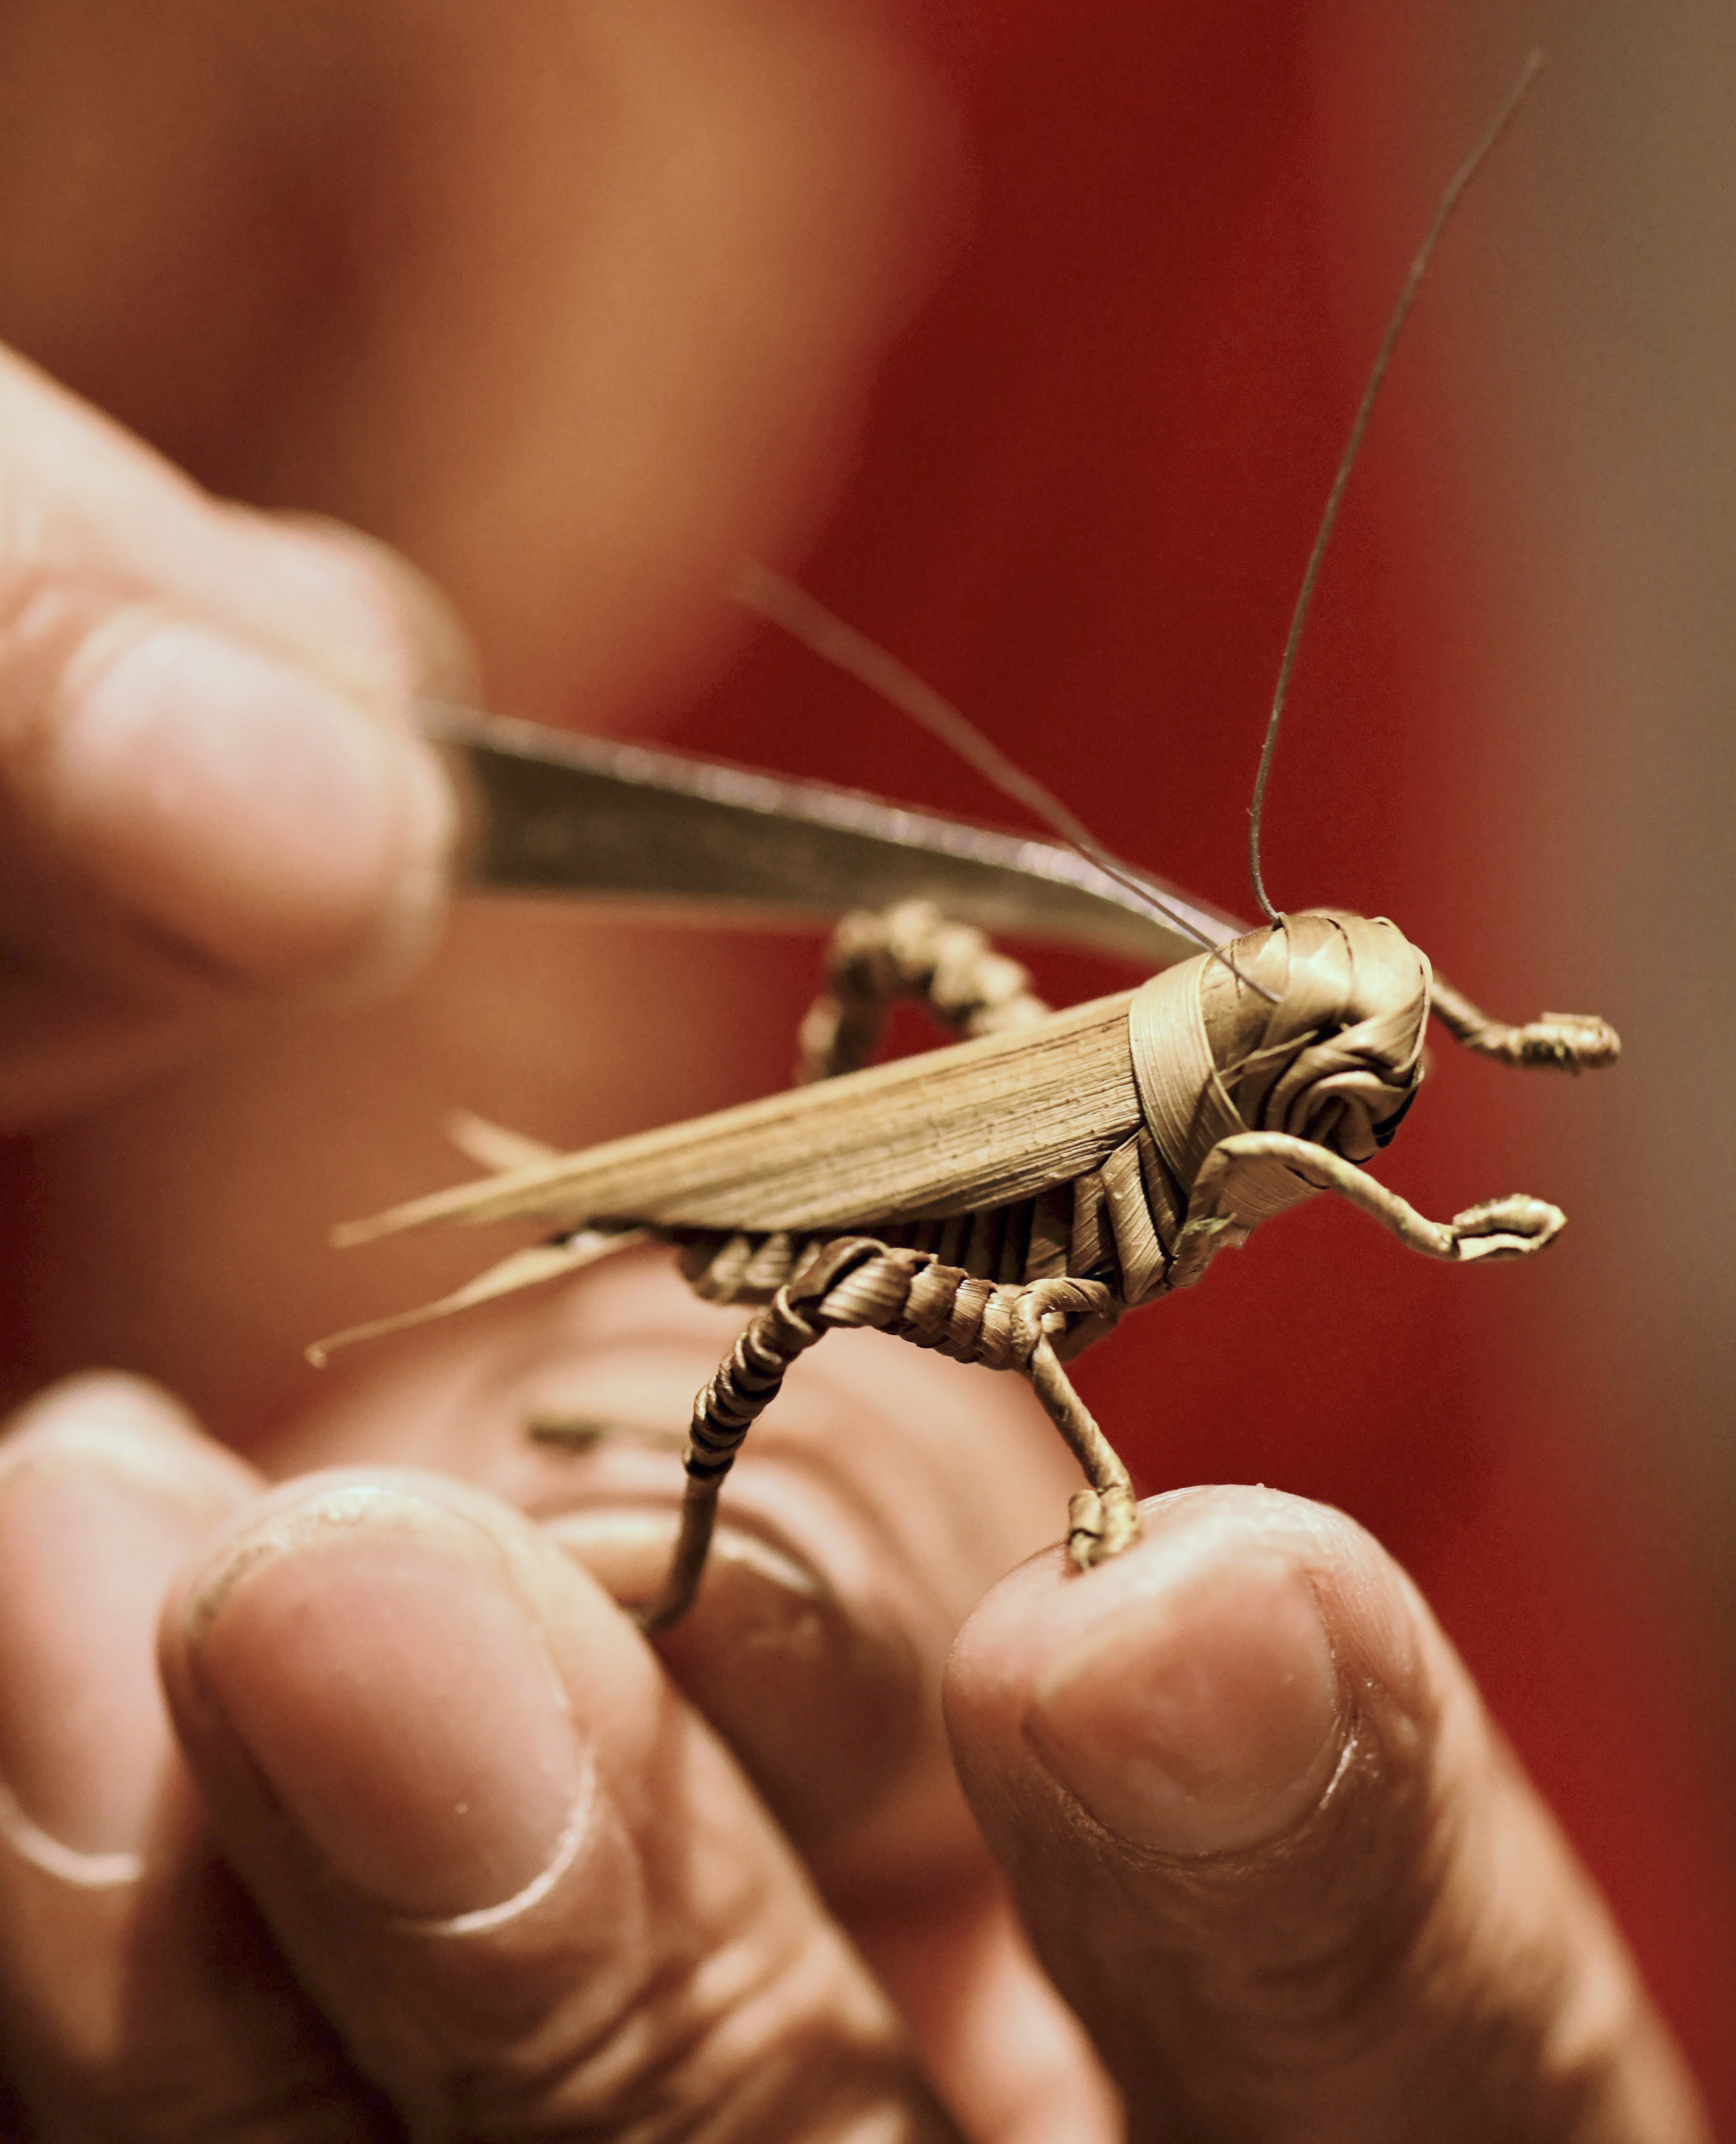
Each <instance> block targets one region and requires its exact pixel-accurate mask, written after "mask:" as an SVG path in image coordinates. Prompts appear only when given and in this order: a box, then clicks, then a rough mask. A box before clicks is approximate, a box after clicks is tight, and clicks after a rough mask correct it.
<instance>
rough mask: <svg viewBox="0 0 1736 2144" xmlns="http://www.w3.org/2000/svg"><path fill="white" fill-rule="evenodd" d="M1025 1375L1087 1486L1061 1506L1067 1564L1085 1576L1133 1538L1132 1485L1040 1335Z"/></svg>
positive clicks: (1136, 1521) (1135, 1520) (1135, 1535)
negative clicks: (1064, 1440)
mask: <svg viewBox="0 0 1736 2144" xmlns="http://www.w3.org/2000/svg"><path fill="white" fill-rule="evenodd" d="M1025 1375H1026V1376H1027V1377H1029V1379H1030V1381H1031V1389H1032V1390H1033V1391H1034V1392H1035V1393H1036V1395H1037V1397H1038V1398H1039V1400H1040V1401H1041V1402H1043V1405H1044V1408H1045V1410H1046V1411H1047V1412H1048V1415H1049V1420H1050V1421H1051V1422H1053V1423H1054V1426H1055V1427H1056V1428H1057V1429H1058V1430H1059V1431H1060V1432H1061V1434H1062V1436H1063V1437H1065V1439H1066V1440H1067V1443H1068V1446H1069V1448H1070V1449H1071V1451H1072V1452H1073V1456H1074V1458H1075V1459H1077V1460H1078V1462H1079V1465H1080V1466H1081V1467H1083V1468H1084V1472H1085V1479H1086V1481H1088V1482H1089V1484H1090V1486H1089V1488H1084V1489H1080V1490H1079V1491H1076V1492H1075V1493H1074V1496H1072V1497H1071V1499H1070V1500H1069V1503H1068V1506H1067V1559H1068V1561H1069V1563H1071V1564H1072V1566H1073V1567H1074V1570H1075V1571H1089V1570H1090V1568H1091V1566H1093V1565H1094V1564H1098V1563H1101V1562H1103V1561H1104V1559H1105V1558H1106V1557H1108V1556H1119V1555H1120V1553H1121V1551H1123V1549H1124V1548H1129V1547H1131V1546H1132V1545H1133V1542H1135V1541H1138V1538H1139V1506H1138V1501H1137V1499H1136V1498H1135V1496H1134V1495H1133V1481H1132V1480H1131V1479H1130V1477H1129V1476H1128V1471H1127V1469H1126V1467H1123V1464H1122V1463H1121V1460H1120V1457H1119V1456H1118V1454H1117V1452H1116V1451H1115V1447H1114V1446H1113V1445H1112V1444H1111V1443H1110V1442H1109V1439H1108V1437H1105V1436H1104V1433H1103V1432H1102V1430H1101V1429H1099V1427H1098V1426H1097V1419H1096V1417H1095V1416H1094V1415H1093V1413H1092V1412H1091V1410H1090V1409H1089V1407H1087V1406H1086V1405H1085V1402H1084V1401H1083V1400H1082V1399H1081V1398H1080V1397H1079V1394H1078V1392H1076V1391H1075V1390H1074V1383H1073V1380H1072V1378H1071V1377H1069V1376H1068V1374H1067V1372H1066V1371H1065V1370H1064V1369H1063V1368H1062V1367H1061V1364H1060V1361H1059V1357H1057V1356H1056V1354H1055V1351H1054V1347H1053V1346H1052V1345H1051V1344H1050V1342H1049V1339H1048V1338H1047V1337H1046V1336H1045V1337H1044V1338H1042V1339H1039V1341H1038V1342H1037V1344H1036V1346H1035V1347H1033V1348H1032V1350H1031V1353H1030V1359H1029V1362H1027V1363H1026V1364H1025Z"/></svg>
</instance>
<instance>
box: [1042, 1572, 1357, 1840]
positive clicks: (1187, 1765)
mask: <svg viewBox="0 0 1736 2144" xmlns="http://www.w3.org/2000/svg"><path fill="white" fill-rule="evenodd" d="M1344 1726H1345V1715H1344V1708H1343V1705H1342V1698H1341V1694H1340V1687H1339V1680H1338V1675H1337V1670H1336V1668H1335V1666H1334V1664H1333V1660H1332V1645H1331V1642H1330V1640H1328V1638H1327V1632H1326V1629H1325V1626H1324V1625H1323V1624H1322V1621H1321V1617H1320V1610H1319V1606H1318V1604H1317V1601H1316V1600H1315V1597H1314V1592H1313V1589H1312V1586H1310V1585H1309V1583H1308V1581H1307V1575H1306V1574H1305V1572H1304V1571H1302V1569H1301V1568H1300V1567H1299V1566H1297V1564H1296V1563H1295V1562H1293V1561H1291V1560H1290V1559H1289V1558H1287V1557H1286V1556H1282V1555H1278V1554H1276V1553H1273V1552H1272V1551H1268V1550H1263V1549H1262V1550H1254V1551H1250V1550H1248V1549H1247V1548H1246V1547H1239V1548H1238V1547H1235V1546H1230V1547H1224V1548H1220V1549H1218V1551H1216V1552H1214V1553H1213V1554H1211V1555H1209V1556H1206V1557H1205V1558H1203V1559H1199V1558H1193V1559H1190V1560H1188V1561H1185V1562H1183V1565H1182V1567H1181V1568H1180V1569H1179V1570H1178V1571H1177V1572H1176V1573H1175V1574H1174V1576H1173V1577H1172V1578H1170V1579H1169V1580H1168V1582H1167V1583H1163V1584H1160V1585H1158V1586H1156V1587H1154V1588H1153V1589H1152V1590H1151V1591H1149V1592H1148V1593H1147V1594H1146V1595H1144V1596H1143V1597H1142V1598H1140V1599H1139V1600H1138V1601H1137V1602H1133V1603H1129V1604H1128V1605H1127V1606H1123V1607H1122V1608H1120V1609H1118V1610H1117V1611H1116V1612H1115V1613H1114V1615H1112V1616H1111V1617H1110V1618H1109V1620H1108V1621H1106V1622H1105V1623H1104V1624H1103V1625H1100V1626H1099V1627H1098V1628H1096V1629H1095V1630H1093V1631H1092V1632H1091V1633H1090V1635H1089V1636H1088V1637H1086V1638H1084V1639H1083V1640H1080V1641H1079V1643H1078V1644H1077V1645H1074V1647H1073V1648H1072V1649H1071V1650H1069V1651H1067V1652H1065V1653H1064V1654H1063V1655H1062V1656H1061V1658H1060V1659H1059V1660H1058V1661H1057V1662H1056V1663H1055V1664H1054V1665H1053V1666H1052V1667H1051V1668H1050V1669H1049V1672H1048V1674H1047V1675H1046V1676H1045V1677H1044V1680H1043V1681H1042V1682H1041V1683H1040V1684H1039V1686H1038V1690H1037V1694H1036V1696H1035V1698H1034V1702H1033V1704H1032V1707H1031V1710H1030V1711H1029V1715H1027V1720H1026V1734H1027V1735H1028V1737H1029V1740H1030V1741H1031V1743H1032V1744H1033V1745H1034V1748H1035V1749H1036V1750H1037V1752H1038V1754H1039V1756H1040V1757H1041V1758H1042V1759H1043V1761H1044V1764H1046V1765H1047V1767H1048V1769H1049V1771H1050V1772H1051V1773H1053V1774H1054V1776H1055V1778H1056V1779H1059V1781H1060V1782H1061V1784H1063V1785H1064V1786H1065V1787H1067V1788H1068V1789H1070V1791H1071V1792H1072V1793H1073V1794H1075V1795H1076V1796H1077V1797H1078V1799H1079V1801H1081V1802H1082V1803H1083V1804H1084V1806H1085V1808H1086V1809H1089V1811H1090V1813H1091V1814H1092V1815H1093V1816H1094V1817H1095V1818H1096V1819H1098V1821H1099V1823H1101V1824H1104V1825H1105V1826H1107V1828H1108V1829H1109V1830H1110V1831H1112V1832H1114V1833H1117V1834H1118V1835H1119V1836H1120V1837H1122V1838H1123V1839H1128V1840H1129V1841H1130V1842H1132V1843H1133V1844H1135V1845H1138V1846H1143V1847H1148V1848H1153V1849H1156V1850H1158V1852H1161V1853H1168V1854H1224V1853H1232V1852H1236V1851H1239V1850H1243V1849H1247V1848H1250V1847H1252V1846H1255V1845H1257V1844H1261V1843H1262V1842H1263V1841H1265V1840H1267V1839H1275V1838H1277V1837H1279V1836H1281V1835H1282V1834H1283V1833H1284V1832H1286V1831H1287V1830H1288V1829H1291V1828H1292V1826H1293V1825H1294V1824H1297V1823H1298V1822H1299V1821H1300V1820H1301V1819H1302V1817H1303V1816H1305V1815H1306V1814H1307V1811H1308V1810H1309V1809H1311V1808H1312V1807H1313V1805H1314V1804H1315V1803H1316V1802H1317V1800H1318V1799H1319V1797H1320V1795H1321V1794H1322V1793H1323V1792H1324V1790H1325V1789H1326V1786H1327V1782H1328V1781H1329V1780H1330V1779H1331V1778H1332V1774H1333V1771H1334V1769H1335V1768H1336V1765H1337V1761H1338V1757H1339V1754H1340V1752H1341V1749H1342V1740H1343V1735H1344Z"/></svg>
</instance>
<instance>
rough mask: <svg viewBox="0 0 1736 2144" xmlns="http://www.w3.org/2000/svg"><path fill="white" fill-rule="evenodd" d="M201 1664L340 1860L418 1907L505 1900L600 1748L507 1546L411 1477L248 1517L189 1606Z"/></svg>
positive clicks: (566, 1816)
mask: <svg viewBox="0 0 1736 2144" xmlns="http://www.w3.org/2000/svg"><path fill="white" fill-rule="evenodd" d="M188 1612H189V1633H190V1640H191V1656H192V1660H193V1664H194V1667H195V1671H196V1675H197V1676H198V1679H199V1681H200V1683H201V1685H202V1686H203V1688H204V1690H205V1691H206V1694H207V1695H208V1696H209V1698H210V1699H211V1700H212V1701H214V1702H215V1704H216V1706H217V1708H218V1710H220V1711H221V1715H222V1716H223V1718H224V1720H226V1723H227V1725H228V1726H229V1728H230V1730H231V1731H232V1732H233V1734H234V1735H236V1737H237V1738H238V1739H239V1740H240V1741H241V1744H243V1746H244V1747H245V1748H246V1750H247V1752H248V1754H249V1755H250V1757H251V1759H252V1760H253V1763H254V1764H255V1767H256V1768H257V1769H258V1770H259V1772H260V1774H262V1775H263V1777H264V1779H265V1783H266V1784H267V1786H268V1787H269V1788H270V1790H271V1792H272V1793H273V1794H275V1797H276V1798H277V1799H278V1800H279V1801H280V1803H281V1804H282V1805H283V1807H284V1809H285V1811H286V1812H287V1813H288V1814H289V1816H290V1818H291V1819H292V1820H293V1821H294V1822H295V1824H296V1825H297V1827H298V1828H299V1829H300V1831H301V1833H302V1834H303V1835H304V1836H305V1838H306V1839H308V1840H309V1841H310V1843H311V1844H312V1845H313V1847H314V1848H315V1850H316V1852H317V1853H318V1854H320V1856H321V1858H322V1859H324V1861H325V1863H326V1864H327V1865H328V1866H329V1867H330V1869H333V1870H334V1871H335V1873H336V1874H338V1875H339V1876H340V1877H341V1878H343V1879H344V1880H345V1882H347V1883H350V1884H351V1885H352V1886H353V1887H354V1888H355V1889H356V1890H357V1891H358V1892H360V1893H361V1894H362V1895H363V1896H364V1897H365V1898H368V1899H370V1900H371V1901H372V1902H373V1903H374V1904H375V1905H377V1906H379V1907H382V1908H385V1909H386V1910H388V1911H389V1912H391V1913H397V1914H402V1915H406V1916H414V1917H415V1918H451V1917H454V1916H460V1915H469V1914H472V1913H478V1912H480V1911H483V1910H484V1909H488V1908H497V1907H499V1906H501V1905H502V1904H503V1903H510V1902H512V1901H513V1900H514V1899H516V1898H518V1896H519V1895H520V1894H521V1893H523V1892H525V1890H526V1889H527V1887H530V1886H533V1885H535V1884H537V1883H538V1880H539V1879H540V1878H543V1876H544V1875H545V1874H546V1873H547V1872H548V1870H549V1869H551V1868H552V1867H553V1865H554V1864H556V1862H557V1860H558V1858H559V1857H560V1856H561V1855H562V1854H563V1850H564V1847H565V1844H566V1843H567V1842H568V1840H569V1837H570V1834H571V1830H572V1826H573V1819H574V1812H575V1810H576V1809H578V1808H579V1806H580V1804H581V1800H582V1795H583V1788H584V1785H585V1782H586V1776H587V1766H586V1763H585V1759H584V1754H583V1750H582V1749H581V1747H580V1744H579V1741H578V1735H577V1733H576V1730H575V1729H574V1727H573V1721H572V1719H571V1716H570V1715H569V1713H568V1707H567V1704H566V1699H565V1693H564V1691H563V1688H562V1685H561V1683H560V1680H559V1678H558V1675H557V1674H556V1672H555V1669H554V1666H553V1661H552V1660H551V1659H550V1656H549V1655H548V1650H547V1648H546V1646H545V1645H544V1642H543V1637H542V1635H541V1632H540V1630H539V1629H538V1625H537V1624H536V1621H535V1620H534V1618H533V1614H532V1612H531V1611H530V1610H529V1609H528V1607H527V1606H526V1605H525V1603H524V1602H523V1600H522V1598H521V1597H520V1596H519V1594H518V1591H517V1590H516V1589H515V1587H514V1586H513V1583H512V1581H511V1578H510V1576H509V1574H508V1571H507V1568H506V1566H505V1562H504V1559H503V1556H502V1553H501V1551H500V1550H499V1549H498V1546H497V1545H496V1544H495V1543H494V1541H493V1540H492V1539H491V1538H490V1537H489V1536H488V1535H487V1534H485V1533H484V1531H482V1529H481V1528H480V1527H479V1526H474V1525H472V1524H471V1523H470V1522H469V1521H466V1520H464V1519H463V1518H461V1517H459V1516H456V1515H455V1514H454V1513H451V1512H449V1511H445V1510H444V1509H443V1508H442V1507H440V1506H438V1505H436V1504H434V1503H433V1502H432V1501H426V1500H424V1499H423V1498H420V1497H418V1496H412V1495H409V1494H407V1493H404V1492H402V1491H392V1490H383V1489H373V1488H348V1489H344V1490H338V1491H329V1492H328V1493H327V1494H325V1496H320V1497H318V1498H315V1499H314V1500H312V1501H310V1502H309V1503H307V1504H305V1505H301V1506H296V1507H295V1508H294V1509H292V1510H291V1511H290V1512H289V1513H287V1514H285V1515H281V1516H278V1517H277V1518H276V1519H275V1520H274V1521H270V1522H268V1524H267V1525H266V1526H265V1527H264V1528H262V1529H261V1530H260V1531H258V1532H255V1533H253V1534H250V1535H247V1536H243V1537H242V1539H241V1541H240V1542H239V1543H238V1544H236V1546H234V1547H233V1548H232V1549H231V1552H230V1554H229V1555H228V1556H226V1558H225V1560H224V1561H223V1563H222V1564H221V1566H219V1567H218V1569H217V1571H216V1572H215V1573H214V1574H212V1576H211V1577H209V1578H208V1579H207V1580H206V1582H205V1584H204V1585H203V1586H201V1589H200V1591H198V1593H197V1594H196V1596H195V1597H194V1600H193V1601H192V1603H191V1608H190V1610H189V1611H188Z"/></svg>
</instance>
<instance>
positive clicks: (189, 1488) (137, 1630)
mask: <svg viewBox="0 0 1736 2144" xmlns="http://www.w3.org/2000/svg"><path fill="white" fill-rule="evenodd" d="M252 1486H253V1477H252V1476H251V1474H250V1470H248V1469H247V1468H246V1467H244V1466H243V1465H242V1464H241V1462H240V1461H238V1460H236V1459H235V1458H233V1457H231V1455H230V1454H228V1453H226V1452H221V1451H220V1450H219V1449H218V1448H217V1447H216V1446H214V1445H212V1444H211V1442H209V1441H208V1440H207V1439H206V1438H205V1437H202V1436H201V1434H200V1432H199V1431H198V1429H197V1427H196V1425H195V1424H194V1423H193V1422H192V1421H191V1418H190V1417H188V1416H187V1415H186V1413H185V1412H183V1411H182V1410H181V1408H180V1407H178V1406H176V1403H175V1402H173V1401H172V1400H171V1399H170V1398H169V1397H168V1396H167V1395H166V1393H164V1392H161V1391H159V1390H158V1389H157V1388H156V1387H154V1386H151V1385H149V1384H147V1383H146V1382H145V1381H144V1380H142V1379H141V1378H136V1377H126V1376H122V1375H119V1374H117V1373H112V1372H94V1373H92V1374H89V1375H87V1376H84V1377H75V1378H71V1379H68V1380H67V1382H64V1383H63V1384H61V1385H58V1386H57V1387H53V1388H52V1389H51V1390H50V1391H49V1392H45V1393H43V1394H42V1396H41V1397H39V1398H37V1400H35V1401H34V1402H32V1404H31V1405H30V1406H28V1407H26V1408H25V1409H23V1410H22V1412H21V1413H20V1414H19V1415H18V1416H17V1417H15V1418H14V1421H13V1422H12V1425H11V1427H10V1428H9V1431H8V1433H7V1436H6V1437H5V1438H4V1440H3V1441H0V1835H3V1837H4V1839H5V1840H6V1842H7V1845H8V1846H9V1847H10V1848H11V1849H12V1852H13V1853H14V1854H16V1855H17V1856H18V1857H20V1858H21V1859H22V1860H23V1861H26V1862H28V1863H32V1864H35V1865H36V1867H37V1869H40V1870H42V1871H43V1872H46V1873H47V1874H48V1875H50V1876H52V1877H54V1878H57V1879H59V1880H60V1881H61V1882H62V1883H72V1884H73V1885H75V1886H78V1887H82V1888H92V1887H101V1886H102V1885H105V1884H108V1883H116V1882H122V1881H127V1880H131V1878H132V1877H133V1876H135V1875H136V1874H137V1873H138V1870H139V1869H140V1868H141V1866H142V1862H141V1854H142V1852H143V1849H144V1848H145V1846H146V1840H147V1836H148V1834H149V1831H150V1827H151V1818H152V1812H153V1810H154V1808H155V1805H156V1799H157V1796H158V1794H159V1792H160V1790H161V1785H162V1782H163V1779H164V1778H165V1776H166V1772H167V1769H168V1768H169V1764H170V1761H171V1744H170V1738H169V1732H168V1726H167V1722H166V1719H165V1718H164V1715H163V1709H162V1702H161V1695H160V1694H159V1691H158V1689H157V1685H156V1676H155V1675H154V1673H153V1671H152V1661H151V1632H152V1630H153V1627H154V1625H155V1621H156V1611H157V1608H158V1605H159V1603H160V1601H161V1598H162V1596H163V1593H164V1591H165V1589H166V1586H168V1584H169V1582H170V1581H171V1576H172V1575H173V1573H174V1571H176V1568H177V1567H178V1566H180V1564H181V1562H182V1561H183V1560H184V1559H185V1558H186V1556H188V1555H189V1553H190V1552H191V1551H192V1550H193V1549H194V1548H195V1546H196V1544H197V1543H198V1541H199V1540H200V1539H201V1536H203V1535H204V1534H205V1533H206V1531H208V1530H209V1529H210V1528H211V1526H213V1525H215V1524H216V1522H217V1521H219V1520H220V1519H221V1517H222V1516H224V1515H225V1513H226V1511H229V1510H231V1508H232V1507H233V1506H234V1505H235V1504H236V1502H237V1501H240V1500H241V1498H243V1497H245V1496H246V1495H248V1494H249V1493H250V1490H251V1488H252Z"/></svg>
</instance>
